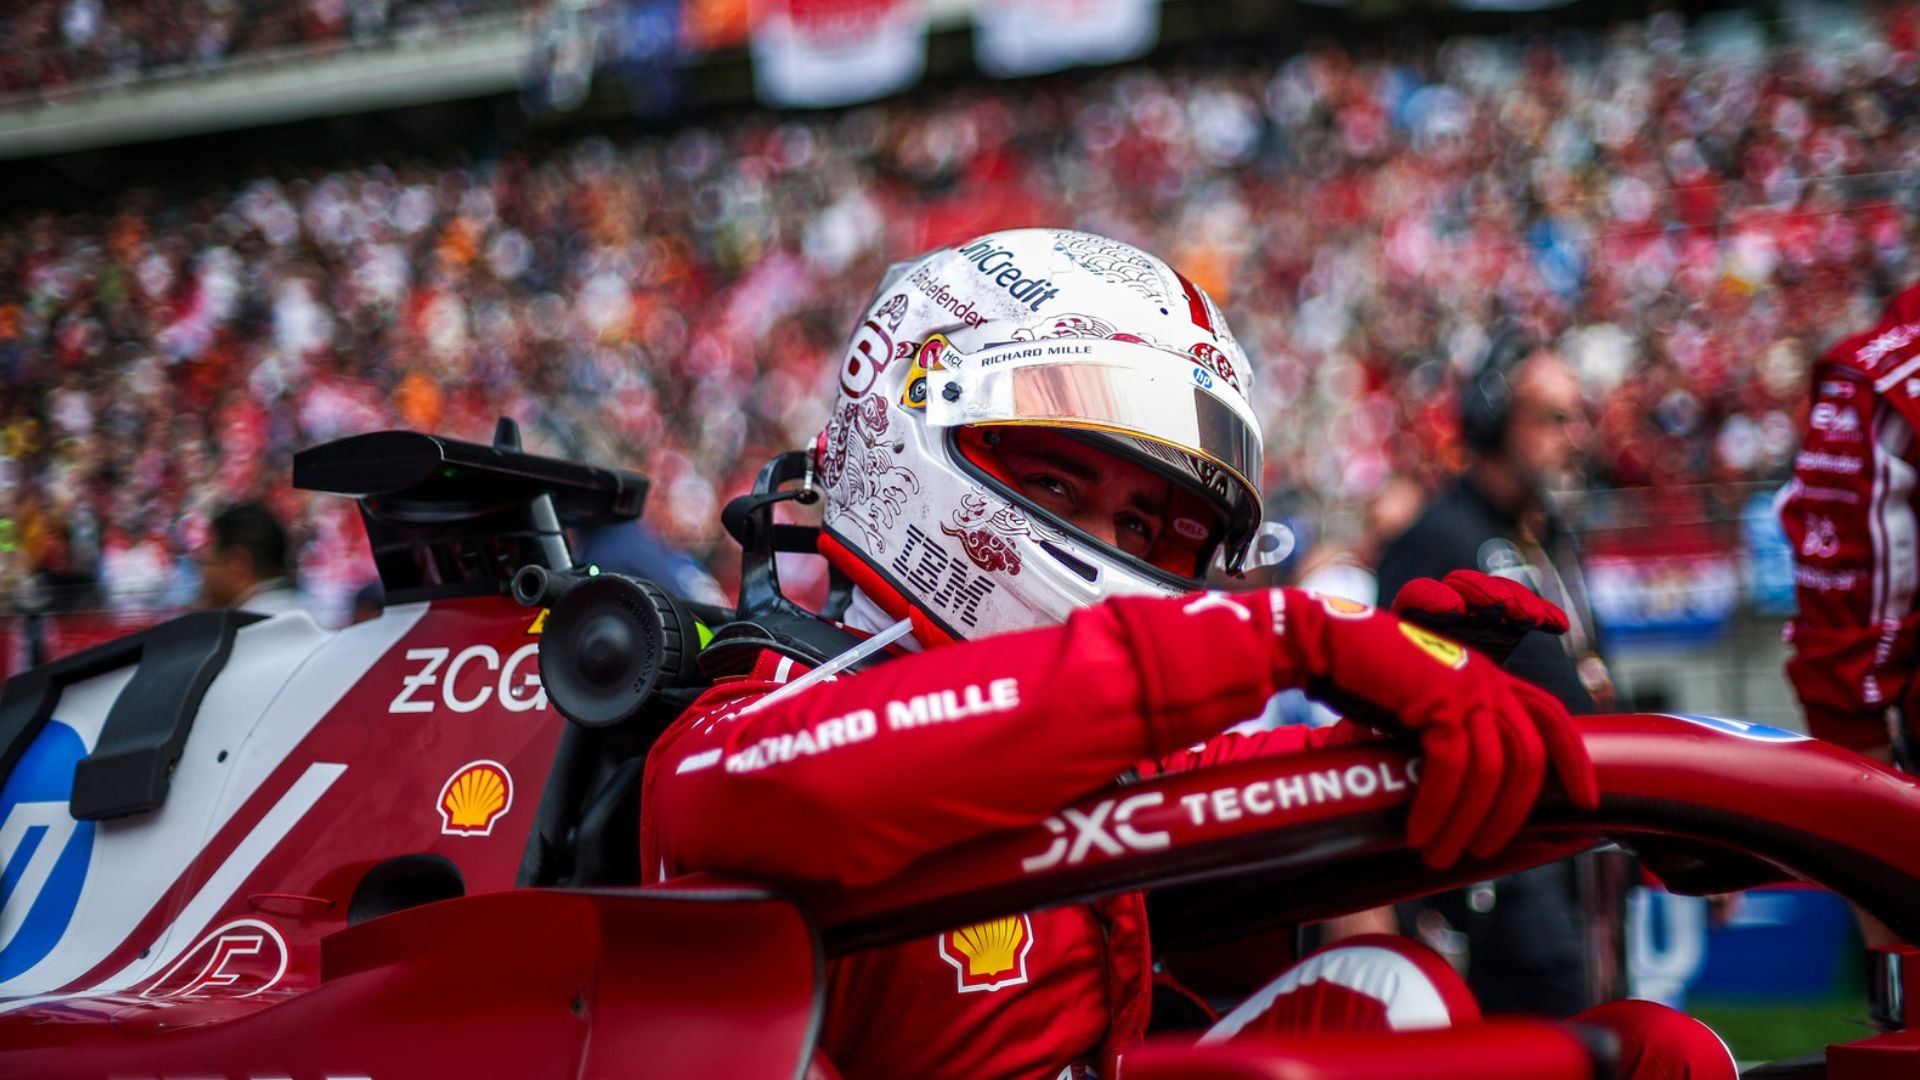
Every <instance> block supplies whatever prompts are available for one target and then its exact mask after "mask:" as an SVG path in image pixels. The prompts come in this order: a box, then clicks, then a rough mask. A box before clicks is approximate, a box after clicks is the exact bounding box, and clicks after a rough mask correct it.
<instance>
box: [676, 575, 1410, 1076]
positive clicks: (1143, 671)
mask: <svg viewBox="0 0 1920 1080" xmlns="http://www.w3.org/2000/svg"><path fill="white" fill-rule="evenodd" d="M1276 595H1277V594H1276ZM1294 595H1295V596H1297V597H1299V598H1301V599H1302V600H1306V599H1311V596H1310V594H1304V593H1302V594H1294ZM1261 596H1262V594H1259V593H1254V594H1248V595H1247V596H1245V597H1242V598H1240V599H1241V601H1242V603H1241V604H1236V605H1233V606H1234V607H1237V608H1239V611H1238V614H1237V615H1236V613H1235V612H1233V611H1229V610H1226V606H1225V605H1224V604H1222V603H1219V602H1212V603H1209V602H1207V601H1205V600H1202V601H1198V602H1196V601H1194V600H1193V599H1192V598H1180V599H1173V600H1159V599H1136V600H1120V601H1113V602H1109V603H1105V604H1101V605H1097V606H1095V607H1092V608H1088V609H1085V610H1083V611H1079V612H1076V613H1075V614H1074V615H1073V616H1072V617H1071V618H1070V619H1069V620H1068V621H1067V623H1066V624H1065V625H1063V626H1060V627H1052V628H1047V629H1042V630H1032V631H1026V632H1022V633H1016V634H1006V635H1000V636H997V637H992V638H986V639H982V640H978V641H971V642H962V643H959V644H954V645H949V646H945V647H942V648H939V649H935V650H933V651H930V652H926V653H921V654H918V655H913V656H907V657H903V658H900V659H896V660H893V661H891V662H888V663H886V664H882V665H880V666H879V667H877V668H875V669H873V670H870V671H866V672H862V673H860V674H858V675H856V676H853V677H849V678H841V679H838V680H835V681H829V682H823V683H821V684H819V685H816V686H813V687H811V688H808V689H807V690H804V691H802V692H800V693H797V694H794V695H791V696H788V697H785V698H783V699H781V700H779V701H777V702H774V703H772V704H770V705H768V706H767V707H765V708H762V709H757V710H749V709H748V706H750V705H751V704H752V703H753V702H755V701H756V700H758V699H760V698H761V697H764V696H765V695H767V694H768V693H770V692H771V691H773V690H774V689H776V688H777V687H778V686H779V685H781V683H783V682H784V681H786V680H787V679H788V678H792V677H796V676H797V675H798V674H799V672H800V671H801V670H804V669H803V668H798V666H797V665H795V664H793V663H792V662H790V661H787V660H784V659H782V658H780V657H777V656H774V655H772V654H767V655H765V656H763V657H762V659H761V662H760V663H759V664H758V665H757V666H756V668H755V670H754V672H753V673H752V674H750V675H749V676H747V677H745V678H742V679H735V680H730V681H725V682H722V683H720V684H718V685H716V686H715V687H714V688H713V689H712V690H711V691H709V692H708V693H707V694H705V695H704V696H702V697H701V698H700V700H699V701H697V702H696V703H695V704H694V705H693V707H692V708H691V709H689V711H688V712H687V713H686V714H684V715H683V716H682V717H681V718H680V719H679V720H678V721H676V722H675V723H674V724H673V725H672V726H671V727H670V728H669V729H668V730H667V732H666V733H665V734H664V735H663V736H662V737H661V738H660V740H659V742H658V743H657V744H656V745H655V747H654V749H653V751H652V753H651V755H650V756H649V758H648V760H647V766H646V775H645V780H644V786H643V789H642V796H641V807H642V814H641V865H642V866H643V867H645V868H646V873H647V875H648V879H649V880H659V879H662V878H666V877H671V876H674V875H678V874H681V873H686V872H691V871H696V870H709V871H722V872H735V873H743V874H749V875H753V876H758V877H773V878H778V879H786V880H814V881H820V880H832V881H839V882H842V883H845V884H850V885H859V884H863V883H871V882H876V881H879V880H881V879H884V878H886V877H888V876H889V875H891V874H893V873H895V872H896V871H898V870H900V869H902V868H903V867H905V866H906V865H907V864H908V863H909V862H911V861H913V860H914V859H915V858H917V857H919V856H921V855H924V854H927V853H928V852H931V851H935V850H938V849H940V848H945V847H949V846H951V845H953V844H956V843H959V842H961V841H964V840H967V839H970V838H973V837H976V836H980V835H984V834H986V833H989V832H993V831H996V830H1000V829H1005V828H1010V827H1015V826H1022V825H1030V824H1033V823H1036V822H1039V821H1041V820H1042V819H1044V818H1045V817H1046V816H1047V815H1048V814H1051V813H1054V812H1055V811H1057V810H1058V809H1059V807H1060V806H1062V805H1063V804H1065V803H1067V802H1070V801H1072V800H1073V799H1075V798H1077V797H1079V796H1082V795H1085V794H1087V793H1089V792H1091V791H1094V790H1096V789H1098V788H1101V787H1104V786H1106V785H1108V784H1110V783H1112V782H1113V781H1114V780H1115V778H1116V777H1118V776H1120V775H1121V774H1123V773H1125V772H1127V771H1128V770H1130V769H1136V768H1139V769H1140V770H1141V771H1142V772H1152V771H1160V770H1166V769H1179V768H1185V767H1190V766H1193V765H1198V764H1205V763H1211V762H1215V761H1220V760H1225V759H1228V758H1241V757H1248V756H1257V755H1265V754H1275V753H1285V752H1288V751H1293V750H1298V749H1301V748H1304V747H1307V746H1309V745H1319V744H1322V743H1325V742H1330V741H1336V740H1340V739H1342V738H1343V737H1345V736H1346V733H1348V732H1350V731H1351V730H1352V729H1351V728H1349V727H1348V726H1347V725H1340V726H1336V727H1334V728H1328V729H1323V730H1322V731H1321V732H1317V733H1310V732H1309V731H1308V730H1307V729H1302V728H1283V729H1280V730H1278V731H1273V732H1269V733H1264V734H1261V735H1255V736H1246V737H1241V736H1233V735H1221V734H1220V733H1221V732H1222V731H1224V730H1225V729H1226V728H1228V727H1231V726H1232V725H1234V724H1236V723H1238V722H1239V721H1242V720H1245V719H1247V718H1248V717H1251V716H1255V715H1258V714H1259V712H1260V710H1261V709H1262V707H1263V706H1264V705H1265V703H1266V701H1267V699H1268V698H1269V697H1271V696H1272V694H1273V693H1274V692H1275V689H1276V686H1277V685H1279V684H1281V683H1285V682H1286V681H1287V672H1285V671H1278V672H1277V671H1276V659H1275V648H1274V645H1273V641H1274V639H1275V638H1276V637H1278V636H1280V635H1281V634H1283V633H1284V632H1285V631H1284V628H1283V627H1282V626H1281V625H1280V623H1281V622H1282V614H1283V613H1282V611H1281V606H1282V605H1281V604H1280V603H1276V604H1275V610H1274V612H1273V613H1272V619H1271V621H1270V620H1269V617H1268V615H1269V613H1268V612H1267V611H1266V610H1265V607H1266V601H1265V600H1260V599H1259V597H1261ZM1253 602H1257V603H1258V604H1259V608H1258V609H1257V610H1256V609H1254V603H1253ZM1292 606H1296V607H1297V606H1302V605H1299V604H1296V605H1292ZM1346 617H1353V616H1351V615H1349V616H1346ZM1366 617H1368V618H1374V617H1377V618H1382V619H1391V616H1388V615H1385V614H1380V615H1378V616H1374V615H1372V614H1371V613H1369V614H1368V615H1367V616H1366ZM1299 621H1300V620H1298V619H1296V620H1295V623H1296V625H1297V624H1298V622H1299ZM1303 633H1305V634H1306V635H1307V636H1314V635H1312V633H1311V631H1310V630H1307V631H1303ZM1305 647H1306V648H1308V649H1315V648H1320V649H1324V648H1325V645H1324V644H1315V643H1310V644H1308V645H1307V646H1305ZM1302 681H1303V680H1302ZM1299 682H1300V681H1295V682H1293V683H1291V684H1290V685H1299ZM1328 733H1340V734H1332V735H1330V734H1328ZM1202 743H1204V745H1196V744H1202ZM1143 763H1145V765H1144V767H1142V766H1143ZM996 958H997V959H996ZM1150 1000H1151V971H1150V955H1149V948H1148V939H1147V927H1146V917H1145V905H1144V904H1143V902H1142V901H1141V898H1140V897H1139V895H1138V894H1128V895H1122V896H1117V897H1113V898H1110V899H1108V900H1105V901H1102V902H1099V903H1096V904H1091V905H1071V906H1066V907H1057V908H1051V909H1047V910H1044V911H1036V912H1031V913H1028V914H1026V915H1022V916H1017V917H1015V918H1012V919H1006V920H995V921H994V922H992V923H987V924H982V925H981V926H979V927H970V928H964V929H961V930H956V931H950V932H948V933H946V934H942V935H940V936H939V937H938V938H929V939H927V940H924V941H917V942H913V943H910V944H906V945H901V946H896V947H893V948H889V949H882V950H874V951H871V952H867V953H863V954H859V955H855V956H851V957H847V958H844V959H841V960H838V961H836V962H834V964H833V965H832V968H831V970H830V972H829V996H828V1000H827V1010H826V1024H825V1028H824V1030H823V1033H822V1039H821V1047H822V1049H823V1050H824V1051H825V1053H826V1055H827V1057H828V1059H829V1060H830V1061H832V1063H833V1064H834V1065H835V1066H837V1067H838V1068H839V1070H840V1071H841V1072H842V1073H843V1074H844V1075H845V1076H847V1077H848V1078H849V1080H856V1078H865V1077H914V1078H916V1080H922V1078H932V1077H968V1078H976V1077H977V1078H992V1077H1044V1078H1052V1077H1055V1076H1057V1075H1059V1074H1061V1072H1062V1070H1063V1069H1067V1068H1069V1067H1072V1066H1077V1065H1102V1064H1106V1065H1109V1068H1110V1063H1111V1062H1112V1060H1113V1058H1114V1056H1115V1055H1116V1054H1117V1053H1119V1052H1120V1051H1123V1050H1125V1049H1126V1048H1128V1047H1130V1046H1131V1045H1132V1044H1133V1043H1134V1042H1136V1041H1137V1040H1138V1039H1139V1038H1140V1036H1141V1035H1142V1033H1143V1032H1144V1030H1145V1027H1146V1022H1147V1013H1148V1008H1149V1002H1150ZM1102 1071H1103V1074H1104V1075H1109V1076H1111V1075H1113V1073H1112V1072H1111V1071H1108V1069H1103V1070H1102Z"/></svg>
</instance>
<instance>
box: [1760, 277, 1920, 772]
mask: <svg viewBox="0 0 1920 1080" xmlns="http://www.w3.org/2000/svg"><path fill="white" fill-rule="evenodd" d="M1813 389H1814V393H1813V404H1812V407H1811V409H1810V410H1809V411H1808V414H1807V419H1806V423H1805V424H1804V425H1803V427H1802V431H1801V446H1800V453H1799V455H1798V456H1797V457H1796V458H1795V459H1794V475H1793V480H1792V482H1791V483H1789V484H1788V486H1787V488H1786V490H1785V491H1783V492H1782V498H1781V501H1780V521H1781V524H1782V525H1784V526H1785V528H1786V533H1787V538H1788V540H1789V541H1790V542H1791V543H1792V545H1793V551H1794V593H1795V597H1796V599H1797V600H1798V608H1799V611H1798V614H1797V615H1796V617H1795V618H1794V619H1793V621H1792V622H1790V623H1788V624H1787V634H1786V637H1787V640H1788V641H1789V642H1790V643H1791V644H1792V646H1793V650H1794V655H1793V657H1792V658H1791V659H1790V660H1788V661H1787V678H1788V679H1789V680H1790V681H1791V682H1792V683H1793V688H1794V692H1795V693H1796V694H1798V695H1799V698H1800V703H1801V706H1802V707H1803V708H1804V709H1805V710H1806V714H1807V726H1808V728H1809V729H1810V730H1811V731H1812V732H1813V734H1815V735H1817V736H1819V737H1820V738H1823V739H1827V740H1830V741H1832V742H1837V743H1839V744H1841V745H1843V746H1847V747H1851V748H1853V749H1856V750H1866V749H1872V748H1875V747H1881V746H1885V745H1887V744H1888V741H1889V737H1890V732H1891V730H1892V728H1891V726H1890V725H1891V723H1892V722H1893V721H1894V718H1895V717H1896V716H1904V718H1905V723H1906V724H1907V725H1908V727H1909V729H1910V730H1911V729H1912V725H1914V723H1915V721H1916V720H1917V719H1920V717H1916V706H1920V680H1917V679H1915V678H1914V665H1915V663H1916V662H1917V661H1920V650H1917V649H1916V647H1915V631H1916V626H1917V625H1920V615H1916V612H1915V579H1916V574H1917V573H1920V568H1917V567H1916V549H1915V528H1916V525H1915V523H1916V506H1915V504H1916V500H1917V499H1920V492H1917V491H1916V488H1915V483H1914V479H1915V475H1916V473H1915V466H1916V463H1917V462H1920V446H1916V444H1915V440H1914V437H1913V433H1914V428H1915V427H1916V423H1917V421H1916V418H1920V286H1917V287H1915V288H1913V289H1908V290H1907V291H1906V292H1904V293H1901V294H1900V295H1899V296H1897V297H1895V298H1894V300H1893V302H1892V303H1891V304H1889V305H1888V307H1887V311H1886V314H1885V315H1884V316H1883V317H1882V319H1881V321H1880V324H1879V325H1878V326H1876V327H1874V328H1873V329H1871V330H1868V331H1866V332H1864V333H1860V334H1855V335H1853V336H1852V337H1848V338H1844V339H1842V340H1841V341H1839V342H1838V343H1837V344H1835V345H1834V346H1833V347H1832V348H1831V349H1829V350H1828V351H1827V353H1826V355H1824V356H1822V357H1821V358H1820V361H1819V362H1818V363H1817V364H1816V365H1815V366H1814V370H1813Z"/></svg>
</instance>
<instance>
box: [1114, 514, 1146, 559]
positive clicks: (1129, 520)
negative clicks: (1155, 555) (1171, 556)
mask: <svg viewBox="0 0 1920 1080" xmlns="http://www.w3.org/2000/svg"><path fill="white" fill-rule="evenodd" d="M1115 524H1117V525H1118V526H1119V528H1118V529H1116V530H1115V532H1116V534H1117V538H1118V540H1119V542H1120V548H1121V550H1123V551H1125V552H1126V553H1127V554H1129V555H1144V554H1146V553H1147V549H1149V548H1151V547H1153V541H1154V533H1155V529H1154V526H1153V523H1152V522H1150V521H1148V520H1147V519H1145V518H1142V517H1135V516H1133V515H1131V514H1129V515H1126V516H1124V517H1121V518H1120V519H1119V520H1118V521H1117V522H1115Z"/></svg>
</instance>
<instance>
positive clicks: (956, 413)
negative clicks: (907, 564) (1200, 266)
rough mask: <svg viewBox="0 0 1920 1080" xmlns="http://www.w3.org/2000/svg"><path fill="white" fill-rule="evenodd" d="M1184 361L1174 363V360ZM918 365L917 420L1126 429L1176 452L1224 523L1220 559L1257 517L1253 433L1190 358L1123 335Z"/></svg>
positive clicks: (1256, 437) (1256, 440)
mask: <svg viewBox="0 0 1920 1080" xmlns="http://www.w3.org/2000/svg"><path fill="white" fill-rule="evenodd" d="M1183 361H1184V362H1183ZM942 365H943V366H942V369H941V370H936V371H930V372H928V382H929V384H930V385H929V386H928V394H927V421H928V422H929V423H930V424H933V425H934V426H936V427H957V426H961V425H968V424H982V425H992V424H1043V425H1047V426H1052V427H1067V428H1080V429H1084V430H1090V431H1098V432H1104V433H1107V434H1112V435H1130V436H1134V437H1136V438H1137V439H1140V440H1144V441H1145V443H1146V444H1148V445H1147V447H1144V448H1143V449H1150V448H1153V447H1164V448H1167V449H1169V450H1173V451H1177V452H1178V453H1177V461H1176V460H1169V457H1168V456H1167V455H1161V454H1155V455H1154V456H1156V457H1160V458H1161V459H1162V460H1163V461H1166V462H1167V463H1168V464H1178V465H1179V466H1181V467H1183V468H1184V469H1185V470H1186V471H1187V472H1189V473H1190V474H1191V475H1192V479H1193V480H1194V481H1195V482H1196V486H1197V487H1198V488H1199V489H1200V490H1201V491H1203V492H1205V493H1206V494H1207V495H1208V496H1209V497H1210V498H1212V499H1213V500H1215V501H1216V503H1217V504H1218V507H1219V509H1220V510H1221V511H1222V516H1223V517H1224V518H1225V519H1226V520H1227V521H1228V522H1229V523H1230V525H1229V535H1228V537H1227V549H1228V552H1229V561H1233V558H1232V557H1233V555H1234V554H1235V553H1236V552H1238V551H1240V550H1241V549H1243V548H1244V545H1245V543H1246V542H1247V540H1248V539H1249V538H1250V536H1251V529H1252V523H1253V522H1255V521H1258V520H1259V514H1260V499H1259V495H1258V490H1259V489H1258V488H1257V487H1256V486H1255V485H1254V483H1253V481H1252V480H1251V479H1250V478H1251V477H1254V476H1258V475H1259V471H1260V433H1259V429H1258V428H1256V427H1255V426H1254V423H1253V420H1252V418H1251V416H1250V415H1243V414H1242V411H1241V410H1240V409H1236V408H1235V407H1234V405H1233V404H1231V403H1229V401H1228V400H1227V399H1226V398H1224V397H1222V396H1221V395H1219V394H1217V393H1215V392H1214V391H1213V390H1211V389H1210V388H1209V387H1210V385H1211V383H1212V381H1213V379H1212V374H1211V373H1210V372H1208V371H1207V369H1206V368H1205V367H1202V366H1201V365H1199V364H1196V363H1194V362H1192V361H1191V360H1190V359H1188V358H1185V357H1182V356H1179V355H1177V354H1174V353H1170V352H1167V351H1166V350H1163V349H1157V348H1154V347H1153V346H1150V345H1141V344H1134V343H1130V342H1122V341H1112V340H1100V341H1085V340H1078V339H1052V340H1047V341H1038V342H1015V343H1013V344H1011V345H998V346H994V347H993V348H990V349H986V350H982V351H981V352H979V353H976V354H973V355H970V356H956V355H955V354H954V353H952V352H951V351H949V352H947V353H946V354H945V355H944V356H943V357H942Z"/></svg>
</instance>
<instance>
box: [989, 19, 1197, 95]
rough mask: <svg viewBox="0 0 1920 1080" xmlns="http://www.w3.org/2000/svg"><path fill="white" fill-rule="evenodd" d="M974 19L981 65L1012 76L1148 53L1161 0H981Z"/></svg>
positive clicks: (997, 75)
mask: <svg viewBox="0 0 1920 1080" xmlns="http://www.w3.org/2000/svg"><path fill="white" fill-rule="evenodd" d="M973 18H974V24H973V49H974V55H975V57H976V58H977V59H978V60H979V62H980V70H981V71H984V72H986V73H987V74H988V75H992V76H994V77H995V78H1002V79H1010V78H1018V77H1020V76H1023V75H1044V74H1046V73H1047V72H1050V71H1060V70H1062V69H1064V68H1070V67H1077V66H1081V65H1088V64H1117V63H1120V62H1122V61H1126V60H1132V59H1135V58H1136V57H1139V56H1142V55H1144V54H1145V53H1146V52H1147V50H1149V49H1151V48H1153V43H1154V41H1155V40H1156V39H1157V38H1158V37H1159V35H1160V0H978V3H977V5H976V6H975V8H974V15H973Z"/></svg>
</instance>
